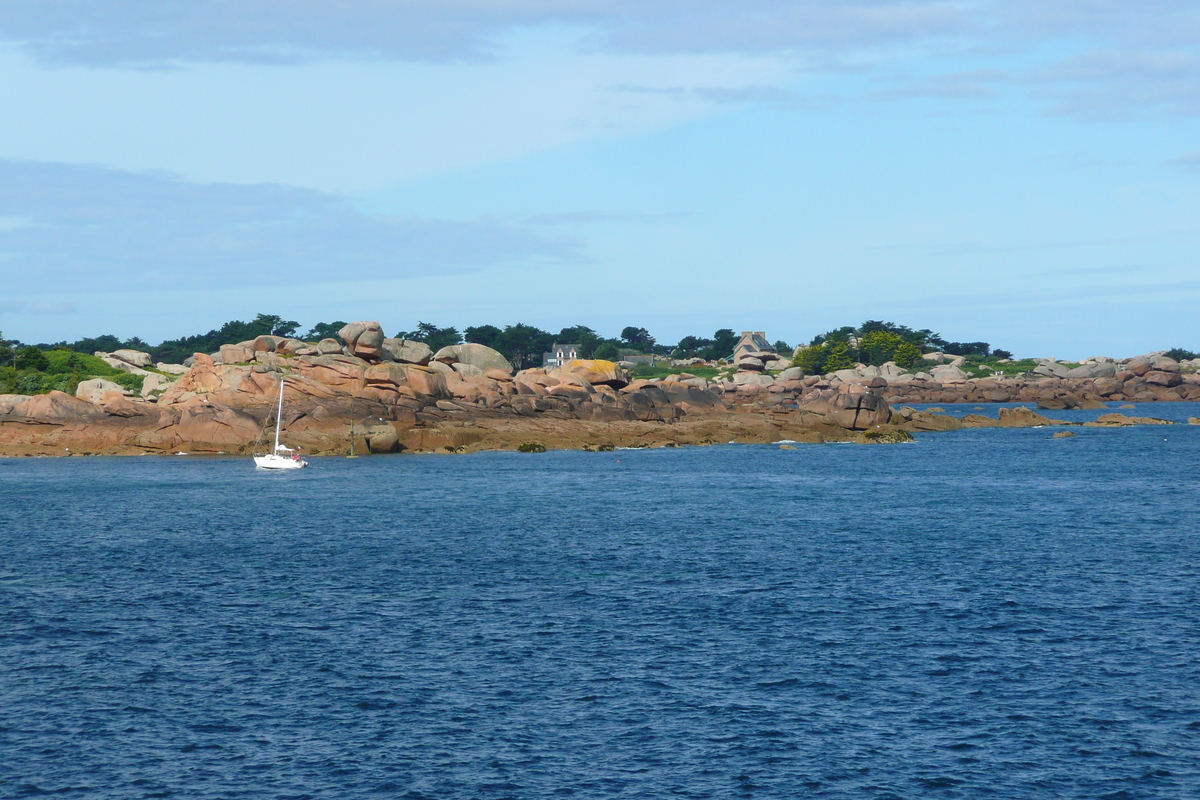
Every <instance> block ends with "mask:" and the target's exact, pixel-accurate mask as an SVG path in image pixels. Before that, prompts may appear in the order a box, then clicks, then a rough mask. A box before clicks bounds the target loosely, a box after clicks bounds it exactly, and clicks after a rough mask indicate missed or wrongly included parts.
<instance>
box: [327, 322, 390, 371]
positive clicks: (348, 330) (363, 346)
mask: <svg viewBox="0 0 1200 800" xmlns="http://www.w3.org/2000/svg"><path fill="white" fill-rule="evenodd" d="M338 336H339V337H341V339H342V341H343V342H345V343H346V349H347V350H348V351H349V354H350V355H352V356H355V357H356V358H361V359H364V360H366V361H379V360H380V359H382V358H383V340H384V338H386V337H384V335H383V327H382V326H380V324H379V323H378V322H369V321H363V322H351V323H348V324H346V325H344V326H343V327H342V329H341V330H340V331H338Z"/></svg>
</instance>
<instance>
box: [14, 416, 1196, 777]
mask: <svg viewBox="0 0 1200 800" xmlns="http://www.w3.org/2000/svg"><path fill="white" fill-rule="evenodd" d="M947 410H948V411H949V412H951V413H955V414H959V415H961V414H964V413H981V412H980V411H979V410H977V409H975V408H973V407H970V406H965V407H948V409H947ZM1110 410H1115V409H1110ZM984 413H990V414H994V413H995V407H994V406H991V407H988V410H987V411H986V412H984ZM1047 413H1048V414H1049V415H1050V416H1053V417H1056V418H1059V419H1067V420H1074V421H1082V420H1086V419H1091V418H1094V417H1095V416H1096V415H1097V414H1099V413H1101V412H1085V411H1064V412H1047ZM1125 413H1128V414H1145V415H1148V416H1157V417H1163V418H1167V419H1172V420H1174V421H1176V422H1179V423H1181V424H1177V425H1172V426H1141V427H1137V428H1127V429H1106V428H1083V427H1079V428H1071V429H1068V430H1071V431H1072V432H1073V433H1074V434H1075V435H1074V436H1072V437H1069V438H1052V434H1053V433H1055V432H1057V431H1059V430H1063V429H1060V428H1041V429H1038V428H1035V429H1021V430H1004V429H974V430H963V431H957V432H950V433H929V434H918V435H917V436H916V441H915V443H912V444H902V445H856V444H822V445H795V447H794V449H784V448H781V447H780V445H779V444H773V445H749V444H719V445H713V446H708V447H681V448H674V449H665V448H664V449H647V450H618V451H614V452H582V451H559V452H548V453H542V454H529V453H507V452H506V453H478V454H471V455H449V454H446V455H412V456H405V455H397V456H375V457H360V458H356V459H347V458H333V457H327V458H313V459H311V462H312V466H311V467H310V468H309V469H307V470H298V471H294V472H281V473H273V472H263V471H256V470H255V469H254V468H253V465H252V463H251V462H250V459H249V458H245V457H237V458H234V457H196V456H177V457H176V456H145V457H123V458H58V459H50V458H43V459H30V458H22V459H0V796H2V797H6V798H7V797H12V798H17V797H35V796H41V795H54V796H58V797H66V798H70V797H86V798H121V799H122V800H125V799H126V798H167V797H169V798H199V799H206V798H247V797H251V798H280V799H283V798H372V797H396V798H439V799H440V798H480V799H482V800H499V799H500V798H521V799H524V798H562V797H579V798H670V797H680V798H742V797H745V798H753V797H761V798H809V797H811V798H873V799H876V800H883V799H884V798H972V799H973V798H1013V799H1014V800H1016V799H1018V798H1019V799H1020V800H1029V798H1056V799H1057V798H1089V800H1094V799H1096V798H1104V799H1106V800H1116V799H1117V798H1172V799H1174V798H1194V797H1200V426H1197V425H1188V424H1186V420H1187V419H1188V417H1200V406H1197V405H1196V404H1186V403H1162V404H1146V405H1143V406H1139V407H1138V408H1137V409H1136V410H1135V411H1126V412H1125Z"/></svg>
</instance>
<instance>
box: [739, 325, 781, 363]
mask: <svg viewBox="0 0 1200 800" xmlns="http://www.w3.org/2000/svg"><path fill="white" fill-rule="evenodd" d="M774 352H775V347H774V346H773V345H772V344H771V343H770V342H768V341H767V334H766V333H765V332H763V331H742V338H741V339H739V340H738V343H737V344H736V345H734V347H733V361H734V362H735V363H736V362H737V360H738V359H739V358H741V357H742V356H745V355H752V354H754V353H774Z"/></svg>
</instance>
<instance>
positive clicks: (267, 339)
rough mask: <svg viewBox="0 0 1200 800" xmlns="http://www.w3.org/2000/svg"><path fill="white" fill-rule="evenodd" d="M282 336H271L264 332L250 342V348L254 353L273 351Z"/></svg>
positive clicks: (281, 339)
mask: <svg viewBox="0 0 1200 800" xmlns="http://www.w3.org/2000/svg"><path fill="white" fill-rule="evenodd" d="M283 339H284V337H282V336H272V335H271V334H269V333H264V334H263V335H262V336H259V337H257V338H256V339H255V340H254V341H252V342H251V343H250V349H251V350H253V351H254V352H256V353H274V352H275V348H277V347H279V343H280V342H282V341H283Z"/></svg>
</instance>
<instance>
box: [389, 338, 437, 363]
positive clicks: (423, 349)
mask: <svg viewBox="0 0 1200 800" xmlns="http://www.w3.org/2000/svg"><path fill="white" fill-rule="evenodd" d="M383 354H384V357H385V358H390V359H391V360H392V361H398V362H400V363H401V364H419V365H421V366H422V367H423V366H425V365H426V364H428V363H429V361H430V360H431V359H432V358H433V350H431V349H430V348H429V345H427V344H425V343H424V342H414V341H412V340H411V339H384V340H383Z"/></svg>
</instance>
